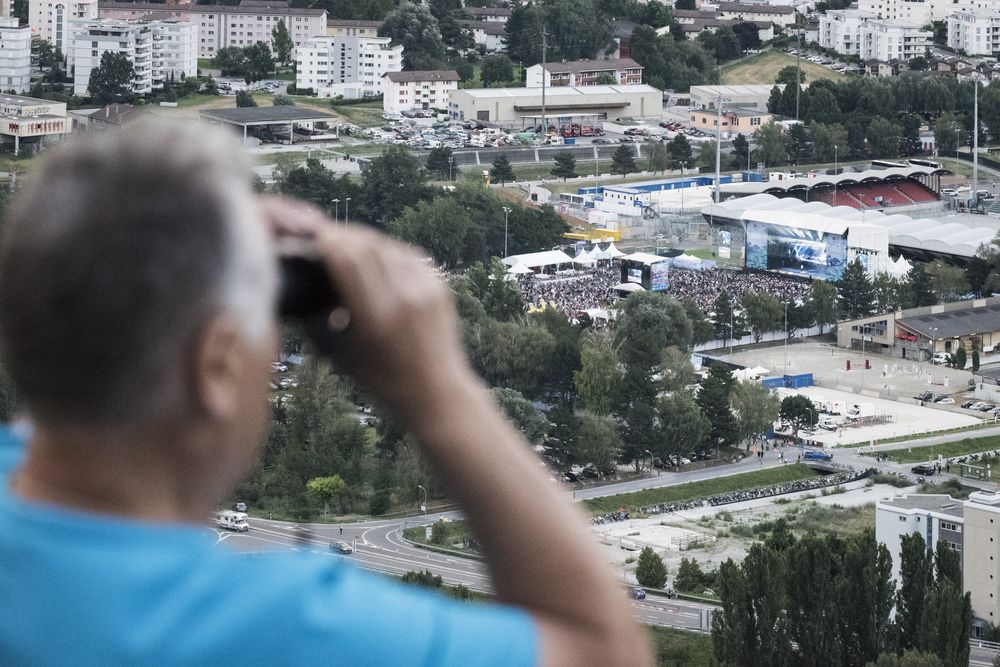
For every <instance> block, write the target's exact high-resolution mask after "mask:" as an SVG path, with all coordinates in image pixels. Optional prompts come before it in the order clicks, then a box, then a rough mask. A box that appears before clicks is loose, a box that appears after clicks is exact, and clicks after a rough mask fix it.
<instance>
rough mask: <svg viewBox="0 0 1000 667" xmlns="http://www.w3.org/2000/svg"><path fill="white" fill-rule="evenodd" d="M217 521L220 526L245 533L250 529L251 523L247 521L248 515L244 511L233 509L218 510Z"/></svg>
mask: <svg viewBox="0 0 1000 667" xmlns="http://www.w3.org/2000/svg"><path fill="white" fill-rule="evenodd" d="M215 523H216V525H217V526H219V528H226V529H227V530H235V531H237V532H240V533H245V532H246V531H248V530H250V524H249V523H247V515H246V513H244V512H234V511H232V510H223V511H222V512H217V513H216V515H215Z"/></svg>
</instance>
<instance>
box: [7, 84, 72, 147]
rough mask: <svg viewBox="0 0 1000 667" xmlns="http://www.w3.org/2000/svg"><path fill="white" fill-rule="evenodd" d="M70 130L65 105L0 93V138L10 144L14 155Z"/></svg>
mask: <svg viewBox="0 0 1000 667" xmlns="http://www.w3.org/2000/svg"><path fill="white" fill-rule="evenodd" d="M71 129H72V123H71V121H70V119H69V118H67V117H66V104H65V103H64V102H53V101H52V100H40V99H37V98H34V97H22V96H20V95H0V137H2V139H3V142H4V144H5V145H10V144H13V148H14V155H19V154H20V152H21V150H22V149H23V148H25V147H28V148H29V150H37V149H39V148H41V147H42V146H43V145H45V144H46V143H49V142H51V141H56V140H62V137H63V135H64V134H68V133H69V132H70V130H71Z"/></svg>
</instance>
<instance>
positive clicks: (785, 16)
mask: <svg viewBox="0 0 1000 667" xmlns="http://www.w3.org/2000/svg"><path fill="white" fill-rule="evenodd" d="M719 18H721V19H729V20H734V21H770V22H771V23H774V24H775V25H779V26H782V27H787V26H790V25H794V24H795V8H794V7H789V6H783V5H774V4H768V3H763V2H760V3H757V2H755V3H742V2H720V3H719Z"/></svg>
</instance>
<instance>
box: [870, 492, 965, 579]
mask: <svg viewBox="0 0 1000 667" xmlns="http://www.w3.org/2000/svg"><path fill="white" fill-rule="evenodd" d="M964 517H965V510H964V508H963V505H962V501H961V500H955V499H954V498H952V497H951V496H949V495H945V494H920V493H915V494H907V495H902V496H896V497H895V498H891V499H889V500H879V501H878V502H876V503H875V539H876V540H878V541H879V542H881V543H882V544H884V545H885V546H886V548H887V549H888V550H889V554H890V555H892V578H893V581H895V582H896V583H897V585H898V583H899V563H900V551H901V548H902V537H903V536H904V535H912V534H913V533H919V534H920V536H921V537H923V538H924V542H925V543H926V544H927V546H928V547H930V548H931V549H932V550H934V549H937V546H938V542H939V541H943V542H944V543H945V544H947V545H948V546H949V547H950V548H952V549H954V550H955V551H958V552H959V553H960V554H961V553H962V552H963V551H965V550H966V549H964V547H963V536H964V526H963V524H964V521H965V518H964Z"/></svg>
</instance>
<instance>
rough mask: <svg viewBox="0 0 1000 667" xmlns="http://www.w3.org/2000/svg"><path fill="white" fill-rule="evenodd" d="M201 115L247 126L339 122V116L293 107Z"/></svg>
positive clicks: (218, 111)
mask: <svg viewBox="0 0 1000 667" xmlns="http://www.w3.org/2000/svg"><path fill="white" fill-rule="evenodd" d="M199 113H200V114H201V115H202V117H203V118H208V119H209V120H217V121H221V122H224V123H235V124H246V125H254V124H257V125H265V124H268V123H301V122H307V121H327V120H337V116H334V115H333V114H329V113H326V112H325V111H317V110H316V109H306V108H303V107H293V106H278V107H243V108H236V109H205V110H203V111H200V112H199Z"/></svg>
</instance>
